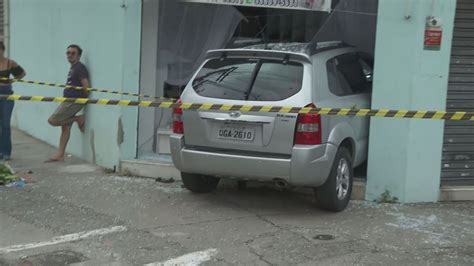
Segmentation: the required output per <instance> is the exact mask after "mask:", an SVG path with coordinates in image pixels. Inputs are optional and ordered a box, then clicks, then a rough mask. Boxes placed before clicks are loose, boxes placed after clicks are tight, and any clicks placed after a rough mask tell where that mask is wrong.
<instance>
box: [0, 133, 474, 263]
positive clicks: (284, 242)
mask: <svg viewBox="0 0 474 266" xmlns="http://www.w3.org/2000/svg"><path fill="white" fill-rule="evenodd" d="M53 151H54V149H53V148H52V147H51V146H48V145H46V144H44V143H41V142H39V141H37V140H34V139H32V138H30V137H28V136H25V135H24V134H22V133H20V132H18V131H15V132H14V152H15V154H14V158H13V161H12V162H11V163H10V165H11V166H12V167H13V168H14V169H15V170H16V171H17V172H18V174H19V175H20V176H23V177H26V179H27V180H28V181H29V183H28V184H27V185H26V187H25V188H5V187H0V202H1V204H0V265H66V264H72V265H144V264H148V263H153V262H164V261H167V260H170V259H173V258H177V257H180V256H183V255H186V254H189V253H193V252H196V251H203V250H209V249H216V250H217V252H216V253H215V254H213V255H212V256H210V258H209V260H207V261H204V262H203V264H204V265H231V264H232V265H233V264H237V265H290V264H291V265H293V264H294V265H382V264H383V265H405V264H406V265H413V264H422V265H427V264H429V265H473V264H474V204H472V203H470V202H464V203H462V202H461V203H439V204H418V205H397V204H376V203H370V202H362V201H353V202H351V204H350V207H349V208H348V209H347V210H346V211H344V212H342V213H328V212H324V211H321V210H319V209H317V208H316V207H315V206H314V202H313V199H312V197H311V196H310V195H309V194H304V193H298V192H295V191H281V190H278V189H275V188H273V187H271V186H268V185H264V184H251V185H250V186H249V187H248V188H246V189H244V190H239V189H238V188H237V184H236V183H234V182H231V181H227V182H223V184H221V185H220V186H219V189H218V190H217V191H216V192H215V193H212V194H208V195H196V194H192V193H190V192H188V191H186V190H184V189H183V188H182V186H181V183H180V182H174V183H171V184H163V183H159V182H156V181H155V180H153V179H143V178H136V177H123V176H118V175H115V174H107V173H105V172H104V171H103V170H102V169H100V168H98V167H95V166H93V165H90V164H87V163H85V162H83V161H81V160H78V159H75V158H68V159H67V161H66V162H65V163H57V164H48V165H46V164H44V163H43V161H44V159H46V158H47V157H48V155H50V154H52V153H53ZM30 171H31V172H32V173H31V174H28V172H30ZM115 227H120V228H122V227H124V228H126V230H123V231H117V232H112V233H107V234H103V235H94V236H90V237H88V236H84V234H81V235H80V238H79V239H76V240H74V239H73V240H71V241H64V242H62V243H57V244H51V245H44V246H41V245H38V246H35V247H29V248H23V249H22V250H19V251H6V249H5V248H8V247H12V246H16V245H26V244H31V243H44V242H47V241H51V240H52V239H55V240H57V239H58V237H61V236H67V237H66V239H69V238H68V237H70V235H71V234H73V235H74V234H77V233H79V232H90V231H93V230H97V229H101V228H115ZM326 236H327V237H326ZM55 237H56V238H55ZM324 239H327V240H324ZM20 247H26V246H20Z"/></svg>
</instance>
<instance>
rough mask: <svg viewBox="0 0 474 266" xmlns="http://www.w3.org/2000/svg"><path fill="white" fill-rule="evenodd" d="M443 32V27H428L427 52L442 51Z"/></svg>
mask: <svg viewBox="0 0 474 266" xmlns="http://www.w3.org/2000/svg"><path fill="white" fill-rule="evenodd" d="M442 38H443V30H442V28H441V27H426V29H425V50H435V51H439V50H441V39H442Z"/></svg>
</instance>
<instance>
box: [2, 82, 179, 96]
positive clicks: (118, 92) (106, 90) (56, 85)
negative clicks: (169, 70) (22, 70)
mask: <svg viewBox="0 0 474 266" xmlns="http://www.w3.org/2000/svg"><path fill="white" fill-rule="evenodd" d="M0 80H2V81H10V82H20V83H27V84H34V85H41V86H49V87H55V88H65V89H73V90H86V91H89V92H91V91H95V92H102V93H111V94H117V95H125V96H134V97H142V98H150V99H158V100H168V101H176V99H174V98H166V97H158V96H151V95H146V94H139V93H130V92H120V91H114V90H110V89H99V88H84V87H79V86H71V85H64V84H56V83H49V82H44V81H34V80H25V79H10V78H2V77H0Z"/></svg>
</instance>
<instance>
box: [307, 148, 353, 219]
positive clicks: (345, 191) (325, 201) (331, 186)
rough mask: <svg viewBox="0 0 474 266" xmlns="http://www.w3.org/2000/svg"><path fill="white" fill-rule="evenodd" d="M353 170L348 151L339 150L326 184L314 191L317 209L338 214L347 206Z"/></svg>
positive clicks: (350, 192) (345, 149) (344, 149)
mask: <svg viewBox="0 0 474 266" xmlns="http://www.w3.org/2000/svg"><path fill="white" fill-rule="evenodd" d="M353 177H354V169H353V167H352V158H351V154H350V152H349V150H348V149H347V148H345V147H341V148H339V150H338V151H337V154H336V158H335V159H334V163H333V166H332V169H331V172H330V174H329V177H328V179H327V180H326V183H324V185H323V186H321V187H319V188H316V189H315V196H316V200H317V202H318V205H319V207H321V208H323V209H325V210H328V211H334V212H339V211H342V210H344V209H345V208H346V207H347V205H348V204H349V200H350V199H351V194H352V182H353Z"/></svg>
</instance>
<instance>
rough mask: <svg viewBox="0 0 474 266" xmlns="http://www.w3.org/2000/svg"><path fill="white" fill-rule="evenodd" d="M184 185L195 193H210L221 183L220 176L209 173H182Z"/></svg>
mask: <svg viewBox="0 0 474 266" xmlns="http://www.w3.org/2000/svg"><path fill="white" fill-rule="evenodd" d="M181 180H183V185H184V187H185V188H187V189H188V190H190V191H192V192H194V193H210V192H212V191H214V190H215V189H216V187H217V185H218V184H219V180H220V179H219V178H217V177H213V176H207V175H198V174H188V173H181Z"/></svg>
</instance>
